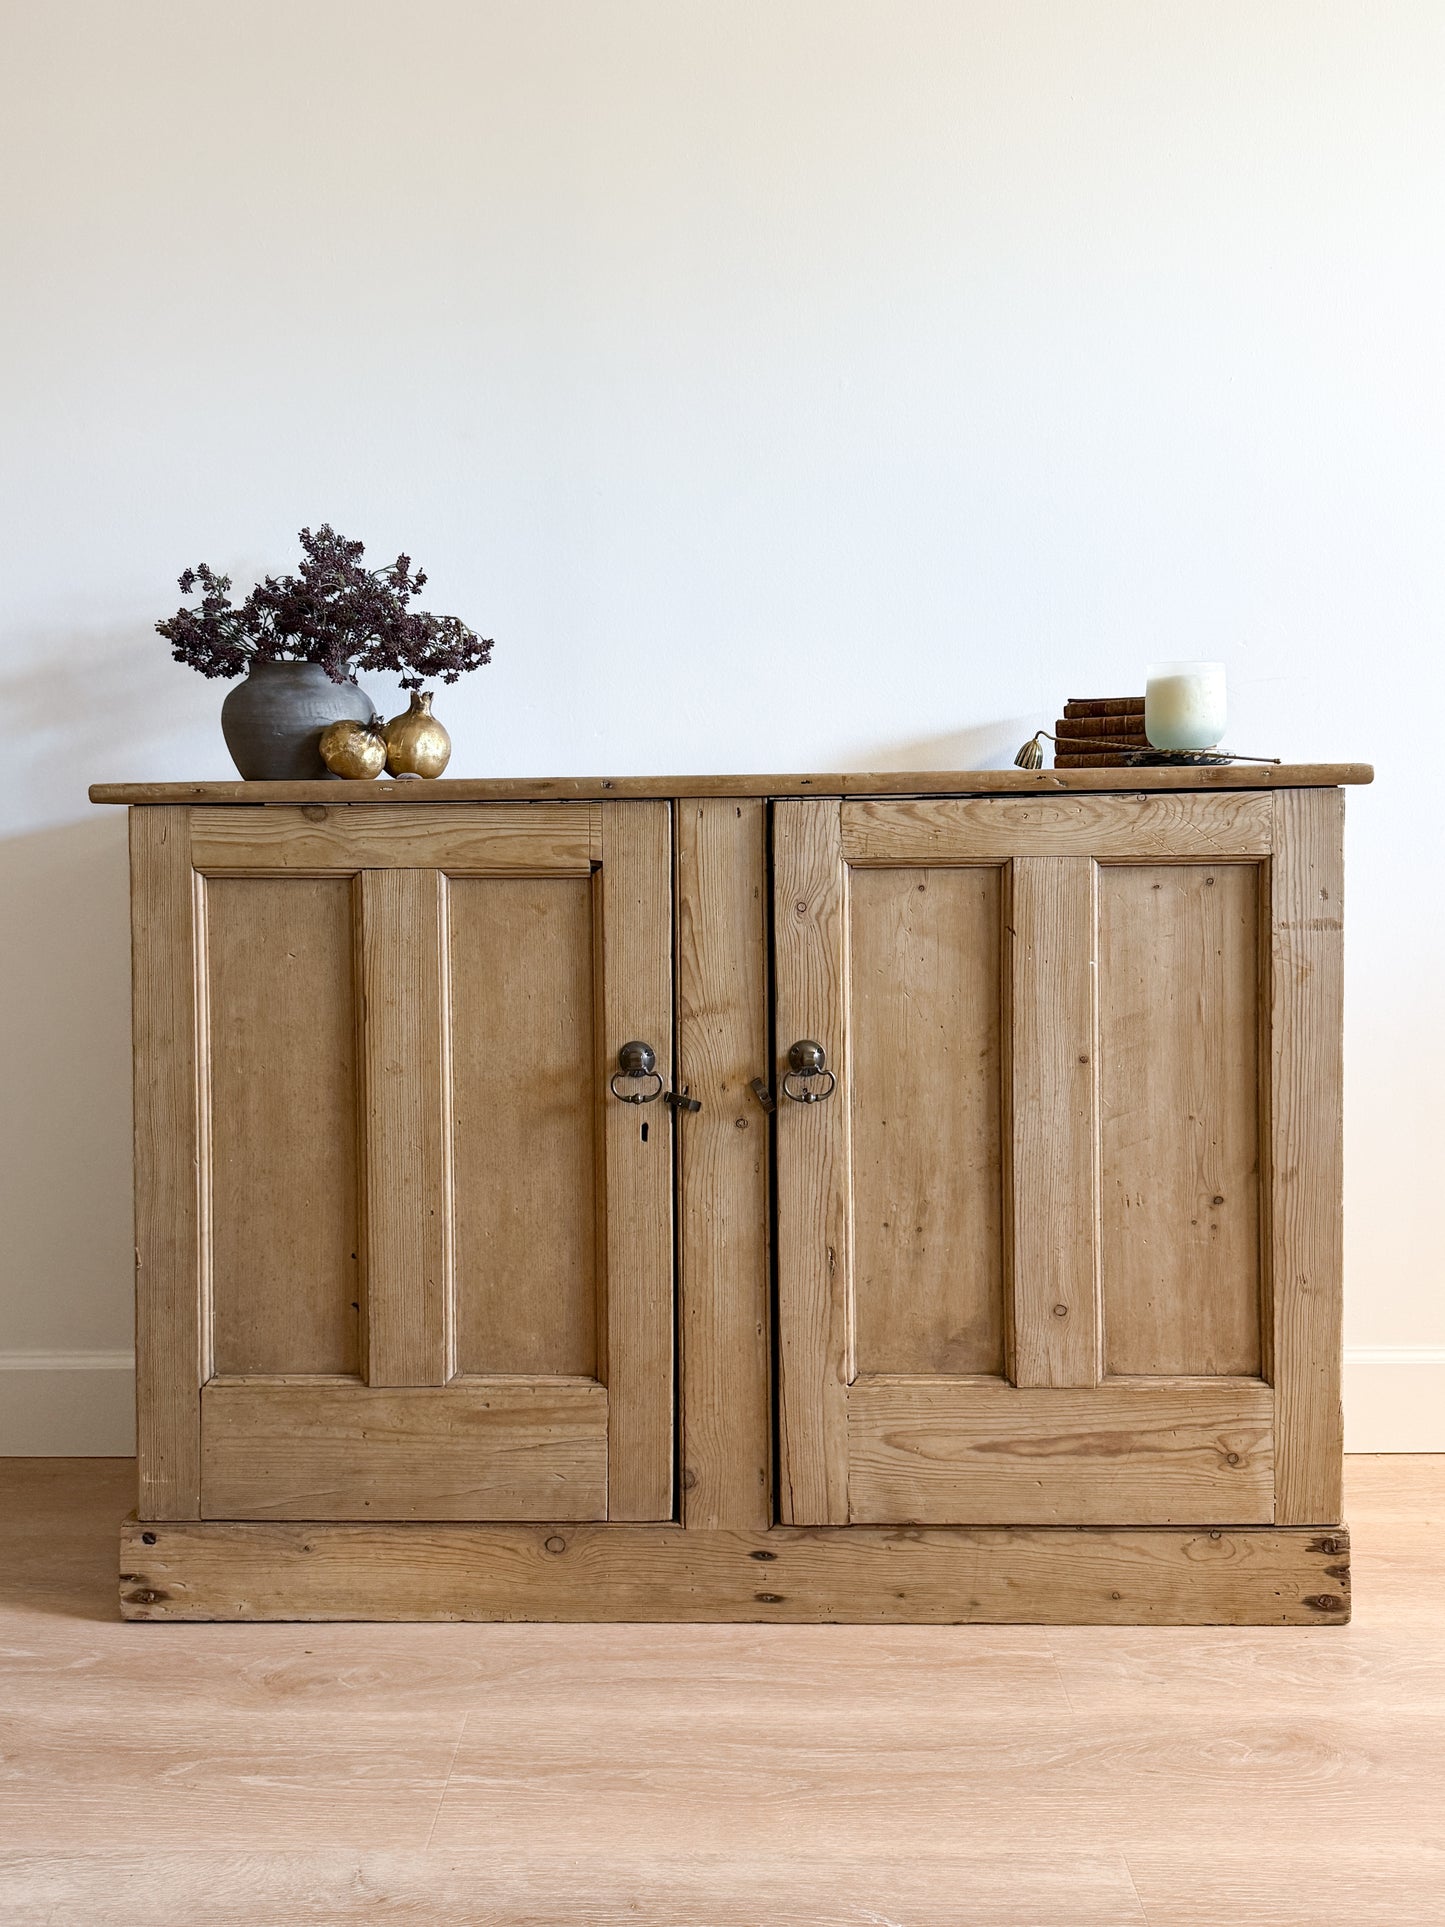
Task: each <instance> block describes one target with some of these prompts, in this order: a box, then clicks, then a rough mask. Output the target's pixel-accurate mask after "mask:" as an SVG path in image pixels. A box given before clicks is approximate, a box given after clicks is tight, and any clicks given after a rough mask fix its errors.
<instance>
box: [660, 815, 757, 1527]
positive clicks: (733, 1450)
mask: <svg viewBox="0 0 1445 1927" xmlns="http://www.w3.org/2000/svg"><path fill="white" fill-rule="evenodd" d="M766 807H767V806H766V805H765V804H764V803H763V802H762V801H761V800H760V799H759V798H757V797H748V798H745V799H743V800H742V801H741V802H736V803H735V802H733V801H732V800H731V799H729V798H726V797H707V798H695V799H686V798H685V799H683V801H681V802H680V803H679V804H678V806H677V1060H678V1075H679V1077H680V1078H681V1079H682V1081H683V1083H684V1084H686V1086H687V1088H688V1091H689V1093H690V1094H691V1095H692V1096H693V1097H695V1098H697V1099H698V1101H699V1102H700V1103H701V1105H702V1109H701V1111H699V1112H697V1113H696V1114H695V1115H689V1116H685V1117H682V1118H680V1119H679V1120H678V1167H679V1174H680V1179H681V1190H680V1203H679V1213H680V1224H679V1251H680V1255H681V1265H682V1276H681V1293H682V1304H681V1318H680V1321H679V1329H680V1332H681V1340H682V1358H681V1383H682V1434H683V1437H682V1517H683V1522H684V1523H685V1524H686V1525H687V1526H688V1527H689V1528H692V1529H697V1528H700V1527H711V1528H716V1527H723V1526H731V1527H740V1528H749V1527H751V1528H757V1529H761V1528H763V1527H765V1526H766V1525H767V1524H768V1522H769V1519H770V1516H771V1511H772V1505H771V1495H770V1492H769V1484H768V1478H769V1463H770V1457H771V1432H772V1424H771V1417H770V1398H769V1383H768V1381H769V1333H768V1292H769V1261H770V1255H771V1239H772V1232H771V1226H770V1224H769V1222H768V1204H769V1198H768V1189H769V1186H768V1178H769V1173H768V1163H769V1160H768V1120H767V1114H766V1113H765V1111H764V1110H763V1109H762V1106H761V1105H760V1104H759V1103H758V1102H757V1100H756V1098H755V1097H754V1096H753V1094H752V1091H751V1090H750V1089H749V1085H750V1083H751V1080H752V1079H753V1078H755V1077H762V1078H766V1077H767V1074H768V1009H767V996H768V962H767V897H766V893H767V850H766V836H767V821H766Z"/></svg>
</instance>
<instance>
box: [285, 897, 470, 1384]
mask: <svg viewBox="0 0 1445 1927" xmlns="http://www.w3.org/2000/svg"><path fill="white" fill-rule="evenodd" d="M360 884H361V992H362V1000H363V1009H364V1021H363V1025H362V1046H363V1055H364V1062H365V1083H364V1102H365V1142H366V1158H365V1171H366V1194H365V1211H366V1301H365V1302H366V1314H365V1315H366V1378H367V1382H368V1383H369V1384H371V1385H445V1384H446V1382H447V1380H448V1379H449V1378H450V1377H451V1375H452V1372H453V1370H454V1369H455V1365H454V1360H455V1349H454V1347H455V1334H454V1329H453V1316H452V1313H453V1269H452V1266H453V1240H452V1225H453V1213H452V1156H451V1096H452V1086H451V1070H450V1063H449V1045H450V1023H449V1001H450V1000H449V994H448V984H447V965H448V946H447V942H446V924H447V878H446V877H445V876H444V875H443V874H442V873H441V872H440V871H439V870H366V871H364V872H363V873H362V876H361V879H360ZM305 1208H306V1201H305V1200H304V1198H300V1197H297V1198H296V1199H295V1200H294V1201H293V1209H302V1210H304V1209H305Z"/></svg>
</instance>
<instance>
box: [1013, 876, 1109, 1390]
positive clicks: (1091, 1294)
mask: <svg viewBox="0 0 1445 1927" xmlns="http://www.w3.org/2000/svg"><path fill="white" fill-rule="evenodd" d="M1009 867H1010V872H1011V881H1012V887H1011V895H1010V904H1009V917H1008V933H1009V945H1008V970H1009V1011H1010V1026H1009V1038H1008V1056H1007V1062H1008V1066H1009V1089H1010V1105H1009V1138H1008V1196H1009V1202H1010V1216H1009V1238H1010V1246H1009V1248H1010V1253H1011V1261H1012V1262H1011V1269H1012V1286H1013V1289H1012V1298H1011V1311H1012V1333H1013V1337H1012V1345H1011V1360H1010V1372H1009V1376H1010V1377H1011V1378H1012V1379H1013V1381H1014V1383H1015V1384H1016V1385H1037V1386H1043V1385H1052V1386H1062V1385H1092V1384H1094V1382H1095V1381H1096V1380H1097V1378H1098V1376H1099V1289H1098V1277H1099V1251H1098V1187H1099V1172H1098V1158H1097V1153H1096V1149H1095V1144H1096V1137H1097V1122H1096V1106H1097V1101H1098V1099H1097V1074H1096V1067H1095V998H1096V994H1097V984H1096V967H1095V930H1094V909H1095V897H1094V887H1095V877H1096V874H1097V872H1096V869H1095V866H1094V864H1093V862H1092V861H1091V859H1090V858H1088V857H1086V856H1073V857H1062V858H1058V857H1055V858H1049V857H1023V858H1020V859H1019V860H1018V861H1017V862H1015V863H1013V864H1011V865H1010V866H1009Z"/></svg>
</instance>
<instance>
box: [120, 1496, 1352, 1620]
mask: <svg viewBox="0 0 1445 1927" xmlns="http://www.w3.org/2000/svg"><path fill="white" fill-rule="evenodd" d="M1349 1548H1350V1540H1349V1533H1348V1530H1347V1529H1346V1528H1345V1527H1344V1526H1287V1527H1280V1526H1250V1527H1222V1528H1218V1529H1210V1528H1195V1529H1193V1530H1186V1529H1182V1528H1177V1527H1165V1526H1136V1527H1127V1526H1091V1527H1062V1526H1021V1527H1003V1526H993V1527H987V1528H979V1527H965V1526H953V1527H942V1526H940V1527H927V1528H918V1527H909V1526H844V1527H817V1528H812V1527H804V1526H776V1527H774V1528H772V1529H771V1530H770V1531H766V1532H748V1531H688V1530H684V1529H683V1528H682V1527H680V1526H671V1525H656V1526H649V1525H558V1526H545V1525H542V1526H534V1525H457V1524H439V1525H419V1524H405V1525H400V1524H399V1525H383V1524H368V1525H335V1524H324V1525H305V1524H291V1523H287V1524H270V1523H256V1522H240V1521H235V1522H233V1521H227V1520H210V1521H144V1520H141V1521H137V1520H135V1519H131V1520H128V1521H127V1522H126V1524H125V1526H124V1528H123V1529H122V1533H121V1549H120V1550H121V1557H120V1575H121V1579H120V1606H121V1614H122V1617H124V1618H126V1619H135V1620H207V1619H209V1620H268V1619H270V1620H284V1619H299V1620H346V1619H352V1620H544V1621H545V1620H552V1621H567V1620H575V1621H584V1620H603V1621H605V1620H615V1621H669V1620H671V1621H679V1620H692V1621H706V1620H714V1621H739V1622H755V1623H762V1624H769V1623H776V1624H799V1623H809V1622H813V1623H820V1624H828V1623H833V1624H880V1625H886V1624H895V1625H908V1624H918V1625H923V1624H937V1625H967V1624H981V1625H987V1624H994V1625H1000V1624H1002V1625H1007V1624H1034V1625H1129V1626H1139V1625H1162V1626H1169V1625H1176V1626H1319V1625H1329V1624H1336V1625H1339V1624H1343V1623H1344V1622H1345V1621H1347V1620H1348V1618H1349V1616H1350V1576H1349V1556H1350V1552H1349Z"/></svg>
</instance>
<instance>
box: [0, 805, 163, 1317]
mask: <svg viewBox="0 0 1445 1927" xmlns="http://www.w3.org/2000/svg"><path fill="white" fill-rule="evenodd" d="M0 902H3V904H4V911H5V913H4V916H3V918H0V984H3V987H4V995H3V997H0V1063H3V1064H4V1066H5V1087H6V1101H5V1103H4V1104H3V1106H0V1224H3V1225H4V1227H5V1257H6V1263H5V1264H4V1266H3V1267H0V1351H51V1350H64V1349H69V1348H72V1347H74V1348H78V1349H81V1350H89V1349H93V1348H109V1347H124V1346H127V1345H129V1343H130V1340H131V1273H132V1251H133V1235H132V1229H131V1195H130V1193H131V1159H130V1104H131V1100H130V961H129V959H130V938H129V913H128V909H127V860H126V824H125V815H124V812H123V811H120V810H115V811H106V812H103V813H102V812H100V811H96V812H95V814H94V815H93V816H92V817H91V818H90V819H89V820H88V821H84V822H80V823H69V824H64V825H62V826H60V827H58V828H54V829H45V830H36V831H33V832H32V833H30V834H29V835H24V836H14V837H9V838H6V839H4V840H0Z"/></svg>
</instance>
